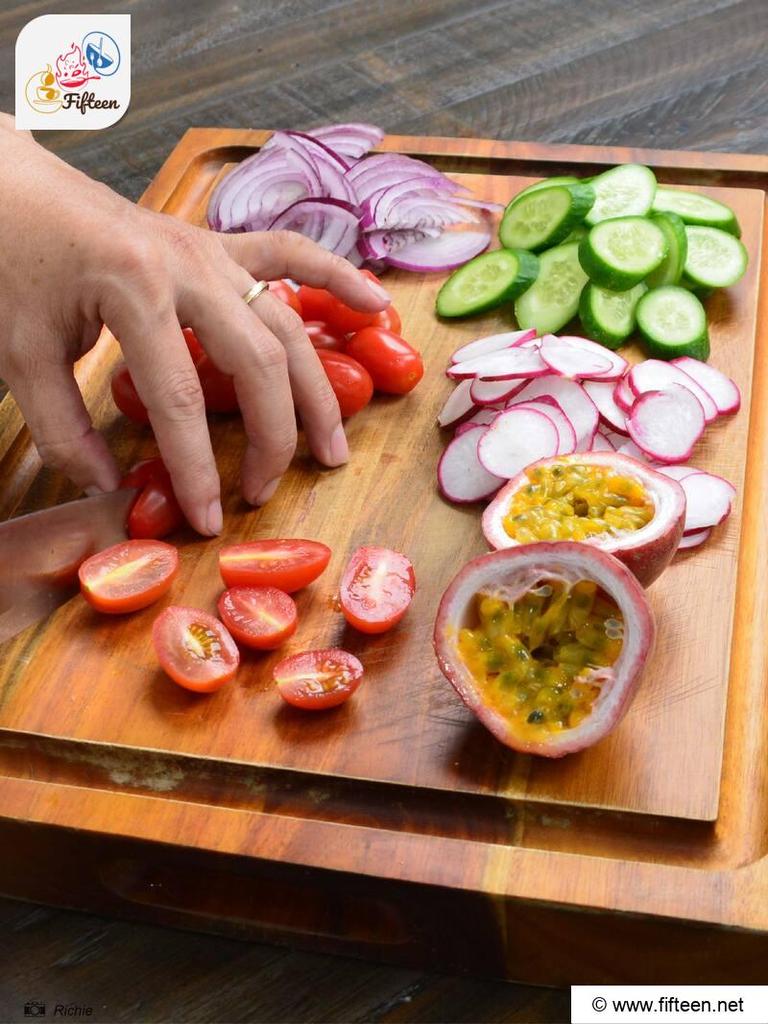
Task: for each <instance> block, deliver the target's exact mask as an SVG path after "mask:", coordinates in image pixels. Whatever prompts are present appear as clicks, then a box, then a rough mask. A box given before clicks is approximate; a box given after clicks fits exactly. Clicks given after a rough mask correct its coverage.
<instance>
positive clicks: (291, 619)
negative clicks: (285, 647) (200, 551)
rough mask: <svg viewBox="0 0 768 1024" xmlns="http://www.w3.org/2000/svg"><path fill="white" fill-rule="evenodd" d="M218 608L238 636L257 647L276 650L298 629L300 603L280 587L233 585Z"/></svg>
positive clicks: (230, 630)
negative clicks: (298, 604)
mask: <svg viewBox="0 0 768 1024" xmlns="http://www.w3.org/2000/svg"><path fill="white" fill-rule="evenodd" d="M218 608H219V615H220V616H221V621H222V622H223V623H224V625H225V626H226V627H227V629H228V630H229V632H230V633H231V634H232V636H233V637H234V638H235V640H237V642H238V643H240V644H244V645H245V646H246V647H254V648H255V649H256V650H257V651H272V650H274V649H275V647H279V646H280V644H282V643H283V642H284V641H285V640H287V639H288V637H289V636H292V635H293V634H294V633H295V632H296V623H297V621H298V615H297V613H296V603H295V601H294V600H293V598H292V597H289V596H288V594H286V593H285V592H284V591H282V590H278V589H277V587H232V588H231V589H229V590H225V591H224V593H223V594H222V595H221V597H220V598H219V605H218Z"/></svg>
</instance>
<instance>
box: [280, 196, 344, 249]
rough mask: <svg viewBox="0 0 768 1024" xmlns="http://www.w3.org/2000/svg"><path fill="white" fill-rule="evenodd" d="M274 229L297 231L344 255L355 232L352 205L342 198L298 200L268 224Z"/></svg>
mask: <svg viewBox="0 0 768 1024" xmlns="http://www.w3.org/2000/svg"><path fill="white" fill-rule="evenodd" d="M270 229H273V230H275V231H298V232H300V233H301V234H302V235H306V236H307V237H308V238H311V239H312V241H313V242H317V244H318V245H322V247H323V248H324V249H330V251H331V252H336V253H338V254H339V255H340V256H346V255H347V253H348V252H349V251H350V250H351V249H352V247H353V246H354V244H355V242H356V241H357V236H358V232H359V222H358V219H357V212H356V209H355V207H354V206H352V205H351V204H350V203H346V202H344V200H343V199H331V198H329V197H323V198H319V199H300V200H299V201H298V202H297V203H294V204H293V205H292V206H289V207H288V209H287V210H283V212H282V213H281V214H279V215H278V216H277V217H276V218H275V219H274V221H273V222H272V223H271V224H270Z"/></svg>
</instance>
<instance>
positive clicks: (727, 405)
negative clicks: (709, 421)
mask: <svg viewBox="0 0 768 1024" xmlns="http://www.w3.org/2000/svg"><path fill="white" fill-rule="evenodd" d="M672 365H673V366H677V367H678V369H680V370H682V371H683V373H687V374H688V376H689V377H692V378H693V379H694V380H695V381H696V383H697V384H699V385H700V386H701V387H702V388H704V390H705V391H706V392H707V394H708V395H709V396H710V398H711V399H712V401H713V402H714V403H715V405H716V406H717V411H718V412H719V413H720V415H721V416H730V415H731V414H732V413H734V412H738V411H739V409H740V408H741V392H740V391H739V389H738V387H737V385H736V383H735V382H734V381H732V380H731V378H730V377H726V375H725V374H724V373H721V371H720V370H716V369H715V367H714V366H709V364H708V363H702V362H700V361H699V360H698V359H691V357H690V356H679V357H678V358H677V359H673V360H672Z"/></svg>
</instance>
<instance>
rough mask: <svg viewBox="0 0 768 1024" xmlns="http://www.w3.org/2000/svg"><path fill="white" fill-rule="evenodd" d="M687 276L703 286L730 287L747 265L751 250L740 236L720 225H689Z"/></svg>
mask: <svg viewBox="0 0 768 1024" xmlns="http://www.w3.org/2000/svg"><path fill="white" fill-rule="evenodd" d="M685 234H686V237H687V239H688V255H687V257H686V260H685V276H686V277H687V278H688V280H689V281H691V283H692V284H694V285H698V286H700V287H703V288H728V287H729V286H730V285H732V284H736V282H737V281H738V280H739V278H740V277H741V276H742V275H743V273H744V271H745V270H746V269H747V250H746V249H745V248H744V246H743V244H742V243H741V242H740V241H739V239H738V238H734V236H733V235H729V234H728V232H727V231H721V230H720V228H705V227H698V226H696V225H689V226H687V227H686V229H685Z"/></svg>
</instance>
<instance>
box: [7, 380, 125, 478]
mask: <svg viewBox="0 0 768 1024" xmlns="http://www.w3.org/2000/svg"><path fill="white" fill-rule="evenodd" d="M8 386H9V387H10V389H11V392H12V393H13V396H14V398H15V399H16V401H17V403H18V405H19V408H20V409H21V413H22V415H23V417H24V419H25V420H26V422H27V426H28V427H29V431H30V433H31V435H32V439H33V441H34V442H35V445H36V446H37V450H38V452H39V453H40V458H41V459H42V460H43V462H44V463H45V465H47V466H50V467H52V468H54V469H58V470H60V471H61V472H62V473H64V474H66V476H68V477H69V479H70V480H72V481H73V483H75V484H77V486H78V487H82V489H83V490H84V491H86V493H89V494H96V493H98V492H99V491H114V490H115V488H116V487H117V486H118V485H119V483H120V473H119V471H118V468H117V465H116V463H115V460H114V458H113V457H112V454H111V452H110V451H109V448H108V447H107V443H106V441H105V440H104V438H103V437H102V436H101V434H100V433H99V432H98V431H97V430H94V428H93V424H92V423H91V418H90V416H89V415H88V410H87V409H86V408H85V403H84V402H83V396H82V395H81V394H80V389H79V388H78V386H77V381H76V380H75V378H74V375H73V373H72V368H71V367H70V366H68V365H63V364H62V365H56V364H50V365H46V366H45V367H44V368H40V369H38V370H37V371H36V373H35V374H34V377H32V376H30V375H25V376H24V377H19V378H17V379H15V380H9V381H8Z"/></svg>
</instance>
